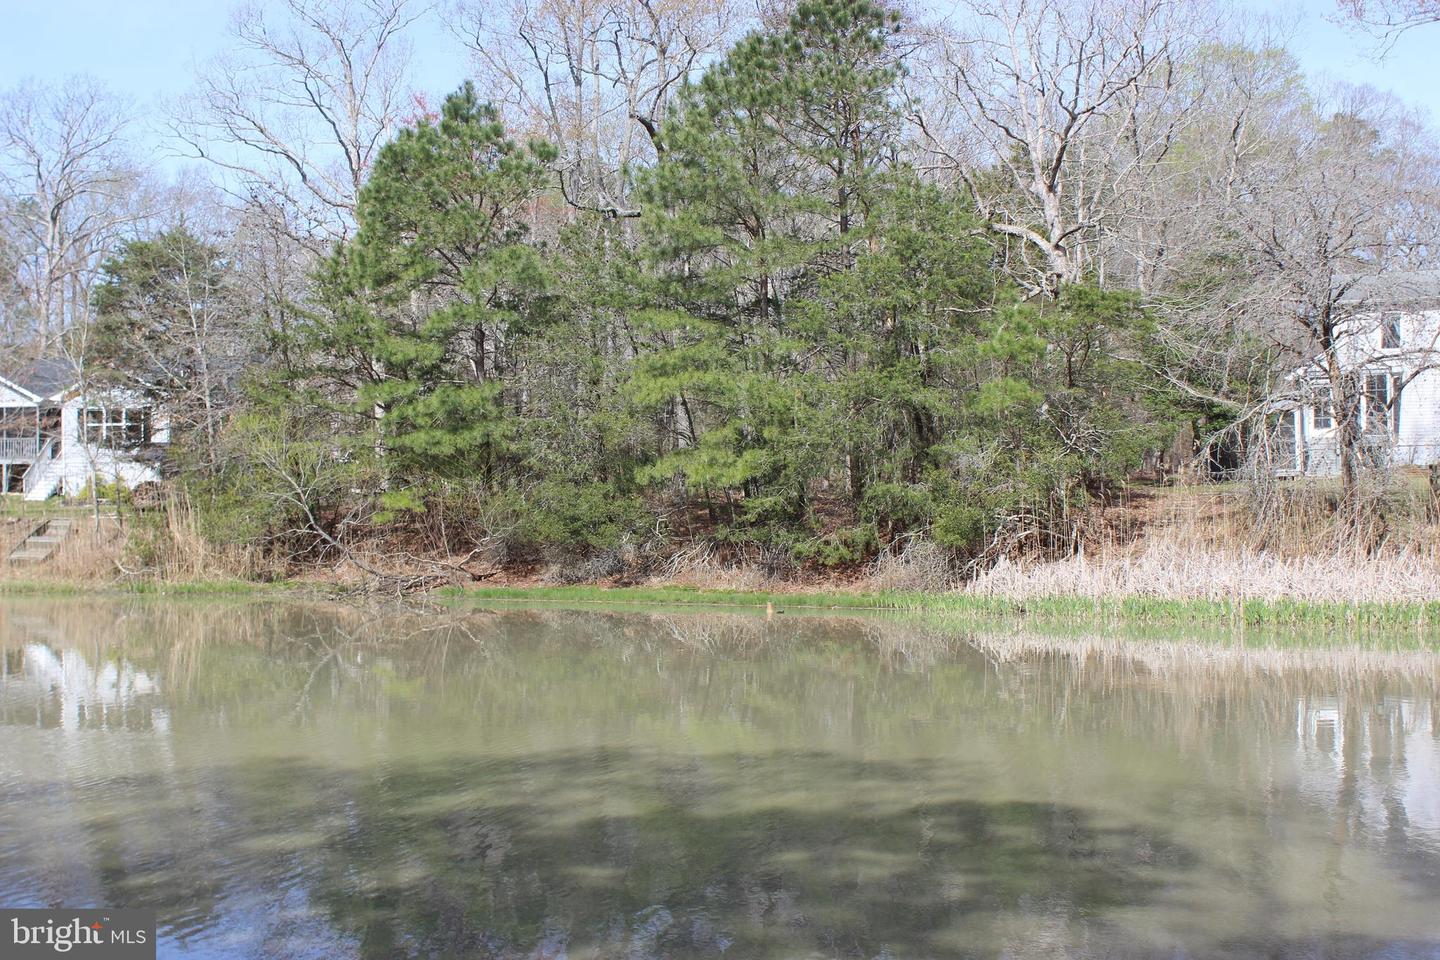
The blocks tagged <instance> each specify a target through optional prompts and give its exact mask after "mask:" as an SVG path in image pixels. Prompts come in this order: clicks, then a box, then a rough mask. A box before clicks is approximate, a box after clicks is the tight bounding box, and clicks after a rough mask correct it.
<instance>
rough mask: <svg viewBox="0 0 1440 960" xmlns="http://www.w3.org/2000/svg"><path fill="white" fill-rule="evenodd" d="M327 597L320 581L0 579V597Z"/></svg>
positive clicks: (326, 590) (328, 593)
mask: <svg viewBox="0 0 1440 960" xmlns="http://www.w3.org/2000/svg"><path fill="white" fill-rule="evenodd" d="M276 593H282V594H287V595H305V594H311V595H316V596H327V595H331V594H333V593H334V591H332V590H328V589H327V588H325V587H324V586H323V585H321V584H312V583H302V582H299V581H291V580H281V581H274V582H269V583H260V582H258V581H253V580H193V581H183V582H174V583H167V582H164V581H158V580H131V581H123V582H116V583H107V584H99V585H90V584H83V583H74V582H69V581H64V580H0V597H3V596H16V597H78V596H107V595H109V596H130V595H134V594H142V595H147V596H161V597H171V596H196V597H216V596H227V597H228V596H269V595H272V594H276Z"/></svg>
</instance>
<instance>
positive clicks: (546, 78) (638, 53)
mask: <svg viewBox="0 0 1440 960" xmlns="http://www.w3.org/2000/svg"><path fill="white" fill-rule="evenodd" d="M741 19H742V18H741V17H740V16H739V15H738V14H737V13H736V11H735V10H734V4H733V3H731V2H730V0H503V2H501V3H490V2H481V0H465V2H463V3H462V4H461V5H460V7H459V8H458V10H457V15H456V17H455V20H454V25H455V28H456V30H457V32H458V33H459V35H460V37H461V39H462V40H463V41H464V43H465V44H466V46H467V47H469V49H470V51H471V55H472V57H473V59H474V62H475V65H476V69H477V71H478V72H479V74H480V79H481V87H482V89H483V90H485V92H486V94H487V95H488V96H490V97H491V98H493V99H494V100H495V102H496V103H498V104H500V105H501V106H502V108H503V109H504V111H505V113H506V114H507V119H508V120H510V121H511V123H512V124H514V125H515V126H517V127H518V128H519V129H522V130H528V131H530V132H532V133H533V134H534V135H537V136H542V137H544V138H545V139H547V140H549V141H550V142H552V143H554V144H555V145H556V146H557V147H558V148H559V149H560V151H561V157H562V159H561V164H560V169H561V188H562V190H563V191H564V194H565V198H566V200H567V201H568V202H569V203H570V205H571V206H572V207H575V208H580V209H588V210H593V211H597V212H601V213H604V214H607V215H609V216H612V217H629V216H634V215H635V214H636V211H635V210H633V209H631V208H630V207H629V205H628V196H629V189H628V183H627V177H626V173H627V170H629V168H631V167H632V166H633V165H636V164H644V163H648V162H650V161H651V160H653V159H654V157H655V155H656V151H657V150H659V149H662V147H661V145H660V143H659V139H658V138H659V130H660V125H661V124H662V123H663V122H664V120H665V115H666V110H667V108H668V107H669V104H670V101H671V99H672V98H673V97H674V95H675V93H676V92H677V91H678V90H679V89H680V87H681V86H682V85H683V84H684V82H685V81H686V80H687V79H689V78H691V77H692V76H694V75H695V73H696V72H697V71H698V70H699V69H700V68H702V67H703V66H704V65H705V64H706V63H707V62H708V61H709V60H710V59H711V58H712V57H713V56H714V55H716V54H717V53H719V52H721V51H722V50H723V48H724V47H725V46H726V45H727V44H728V43H729V42H730V41H731V40H732V39H733V38H734V34H735V32H736V29H737V27H738V25H739V24H740V22H741Z"/></svg>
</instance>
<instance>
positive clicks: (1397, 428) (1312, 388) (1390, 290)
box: [1279, 270, 1440, 476]
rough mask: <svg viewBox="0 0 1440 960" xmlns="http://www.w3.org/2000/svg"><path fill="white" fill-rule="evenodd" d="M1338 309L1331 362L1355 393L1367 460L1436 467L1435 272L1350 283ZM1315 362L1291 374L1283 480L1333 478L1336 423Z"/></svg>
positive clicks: (1439, 387) (1438, 298)
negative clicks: (1336, 361) (1345, 312)
mask: <svg viewBox="0 0 1440 960" xmlns="http://www.w3.org/2000/svg"><path fill="white" fill-rule="evenodd" d="M1340 302H1341V305H1342V306H1346V307H1348V309H1349V316H1347V317H1346V319H1345V321H1344V322H1343V323H1342V324H1341V325H1340V332H1339V336H1338V338H1337V344H1336V354H1337V356H1338V357H1339V358H1340V360H1341V365H1342V367H1343V368H1344V369H1345V370H1346V371H1347V372H1348V373H1349V374H1350V375H1351V376H1353V377H1354V378H1355V380H1354V383H1355V384H1356V386H1357V387H1358V388H1359V389H1360V393H1361V406H1360V423H1361V425H1362V429H1363V431H1364V436H1365V448H1366V451H1367V454H1368V455H1369V456H1370V457H1371V458H1372V460H1373V461H1374V462H1376V463H1377V464H1380V465H1387V466H1430V465H1432V464H1437V463H1440V270H1436V271H1414V272H1404V273H1400V272H1397V273H1388V274H1378V275H1376V276H1373V277H1363V278H1358V279H1357V280H1355V281H1354V282H1353V284H1352V286H1351V287H1350V288H1349V289H1348V290H1347V291H1346V293H1345V295H1344V297H1343V298H1342V299H1341V301H1340ZM1329 383H1330V381H1329V378H1328V377H1327V376H1326V374H1325V371H1324V369H1323V367H1322V366H1321V364H1320V361H1319V360H1317V361H1315V362H1314V363H1312V364H1310V365H1309V366H1307V367H1304V368H1301V369H1300V370H1297V371H1296V372H1295V373H1294V374H1293V375H1292V384H1293V385H1294V386H1295V387H1296V388H1297V390H1296V395H1297V396H1298V397H1299V399H1300V404H1299V405H1293V406H1292V405H1287V409H1285V410H1284V411H1283V412H1282V413H1281V414H1280V423H1279V427H1280V435H1281V442H1282V454H1281V468H1280V472H1281V473H1283V474H1308V475H1314V476H1326V475H1332V474H1335V473H1338V472H1339V469H1340V461H1339V456H1338V448H1337V445H1336V416H1335V410H1334V407H1333V404H1332V403H1331V398H1330V386H1329Z"/></svg>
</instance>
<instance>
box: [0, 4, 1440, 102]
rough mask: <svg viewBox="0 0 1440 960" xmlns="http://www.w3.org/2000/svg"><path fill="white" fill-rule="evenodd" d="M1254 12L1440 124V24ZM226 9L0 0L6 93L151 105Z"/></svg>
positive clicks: (439, 79) (1324, 9) (442, 60)
mask: <svg viewBox="0 0 1440 960" xmlns="http://www.w3.org/2000/svg"><path fill="white" fill-rule="evenodd" d="M940 2H943V0H940ZM1249 6H1251V7H1252V8H1253V9H1256V10H1264V11H1268V12H1272V13H1276V14H1278V15H1280V16H1281V17H1283V18H1287V19H1294V20H1295V21H1296V22H1297V33H1296V35H1295V37H1294V40H1293V41H1292V43H1291V45H1290V46H1291V49H1292V51H1293V52H1294V53H1295V54H1296V56H1297V57H1298V58H1299V59H1300V62H1301V64H1302V66H1303V67H1304V69H1305V70H1306V72H1307V73H1309V74H1311V75H1312V76H1315V77H1317V78H1318V77H1321V76H1329V77H1333V78H1338V79H1342V80H1347V81H1351V82H1355V83H1368V84H1371V85H1372V86H1375V87H1379V88H1380V89H1384V90H1390V91H1392V92H1394V93H1395V94H1396V95H1398V96H1399V97H1401V98H1402V99H1403V100H1405V101H1407V102H1408V103H1410V104H1412V105H1414V106H1416V107H1418V108H1421V109H1422V110H1424V111H1426V112H1428V114H1429V116H1430V119H1431V122H1432V124H1433V125H1434V126H1436V127H1437V128H1440V52H1437V51H1440V26H1432V27H1427V28H1424V29H1420V30H1413V31H1411V32H1410V33H1409V34H1407V35H1405V36H1404V37H1402V38H1401V40H1400V42H1399V43H1398V44H1396V46H1395V47H1394V49H1393V50H1391V51H1390V53H1389V55H1388V56H1387V57H1386V58H1385V59H1384V60H1383V61H1377V60H1376V59H1375V58H1374V56H1373V48H1374V45H1373V43H1371V42H1369V41H1366V40H1365V39H1363V38H1357V37H1356V36H1354V35H1353V34H1352V33H1350V32H1349V31H1347V30H1346V29H1344V28H1343V27H1341V26H1338V25H1336V24H1335V23H1333V22H1331V20H1330V18H1332V17H1333V16H1334V13H1335V3H1334V0H1285V2H1281V0H1262V2H1252V3H1251V4H1249ZM229 8H230V3H229V2H228V0H0V13H3V21H0V22H3V23H4V25H5V26H4V29H3V30H0V89H8V88H10V87H13V86H14V85H15V84H16V83H18V82H20V81H21V80H23V79H25V78H27V77H34V78H37V79H40V80H45V81H55V80H60V79H63V78H64V77H66V76H67V75H70V74H75V73H88V74H91V75H93V76H96V77H98V78H99V79H100V80H101V81H103V82H104V83H106V84H108V85H109V86H111V87H112V88H113V89H114V90H116V91H117V92H121V93H123V94H125V95H126V96H128V97H129V98H131V99H132V100H133V101H135V102H136V104H137V105H138V106H140V107H142V108H144V107H149V106H152V105H154V104H156V103H157V102H159V100H160V99H161V98H162V97H168V96H175V95H178V94H182V93H183V92H184V91H185V90H186V88H187V87H188V86H189V84H190V78H191V77H192V76H193V70H194V65H195V64H196V63H197V62H201V61H204V60H206V59H208V58H209V57H211V56H213V55H215V54H216V53H219V52H220V51H221V50H222V49H223V48H224V43H225V25H226V22H227V20H228V16H229V14H228V10H229ZM417 45H418V47H419V49H418V53H419V56H417V58H416V80H417V85H418V86H420V87H421V89H422V90H424V91H425V92H427V93H430V94H443V93H445V92H448V91H449V90H451V89H453V88H454V87H455V86H456V85H457V84H458V83H459V81H460V79H462V78H463V76H464V73H465V66H466V64H465V58H464V55H463V53H462V52H461V50H460V49H459V47H458V45H456V44H455V43H454V42H453V41H452V40H451V39H450V38H449V37H448V36H447V35H446V34H445V33H444V32H443V31H442V30H439V29H433V30H430V31H427V33H426V34H425V35H423V36H422V37H420V38H418V40H417Z"/></svg>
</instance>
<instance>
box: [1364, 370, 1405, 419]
mask: <svg viewBox="0 0 1440 960" xmlns="http://www.w3.org/2000/svg"><path fill="white" fill-rule="evenodd" d="M1393 388H1394V382H1393V380H1392V378H1391V376H1390V374H1388V373H1371V374H1366V376H1365V429H1366V430H1371V431H1374V432H1376V433H1380V432H1383V431H1386V430H1390V431H1394V432H1399V429H1400V404H1399V398H1398V397H1395V396H1394V393H1395V391H1394V389H1393ZM1392 399H1393V400H1394V402H1393V403H1392ZM1392 406H1393V408H1394V409H1393V410H1392V409H1391V408H1392Z"/></svg>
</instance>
